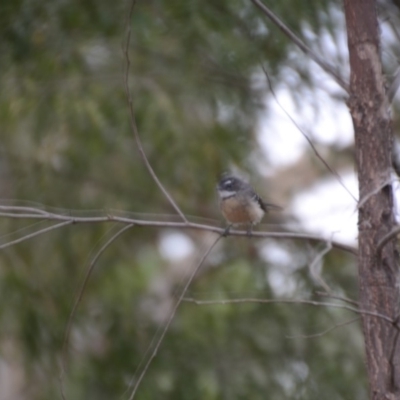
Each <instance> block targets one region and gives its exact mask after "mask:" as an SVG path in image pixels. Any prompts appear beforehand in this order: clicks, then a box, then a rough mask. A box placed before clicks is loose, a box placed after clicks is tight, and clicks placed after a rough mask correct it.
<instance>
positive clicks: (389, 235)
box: [376, 226, 400, 254]
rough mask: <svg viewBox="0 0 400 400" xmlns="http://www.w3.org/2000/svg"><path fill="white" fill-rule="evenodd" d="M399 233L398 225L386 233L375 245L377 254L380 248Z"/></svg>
mask: <svg viewBox="0 0 400 400" xmlns="http://www.w3.org/2000/svg"><path fill="white" fill-rule="evenodd" d="M399 233H400V226H396V227H395V228H394V229H392V230H391V231H390V232H389V233H387V234H386V235H385V236H384V237H383V238H382V239H381V241H380V242H379V243H378V245H377V246H376V254H379V253H380V252H381V251H382V249H383V248H384V247H385V246H386V245H387V244H388V243H389V242H390V241H391V240H392V239H393V238H394V237H396V236H397V235H398V234H399Z"/></svg>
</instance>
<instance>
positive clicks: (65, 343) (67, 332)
mask: <svg viewBox="0 0 400 400" xmlns="http://www.w3.org/2000/svg"><path fill="white" fill-rule="evenodd" d="M132 226H133V225H132V224H131V225H127V226H124V227H123V228H122V229H120V230H119V231H118V232H117V233H116V234H115V235H113V236H112V237H111V238H110V239H109V240H107V242H106V243H104V245H103V246H101V248H100V250H99V251H98V252H97V253H96V255H95V256H94V257H93V259H92V261H91V262H90V264H89V267H88V269H87V271H86V274H85V278H84V279H83V282H82V285H81V287H80V289H79V291H78V295H77V296H76V298H75V302H74V305H73V307H72V310H71V313H70V315H69V318H68V322H67V326H66V328H65V334H64V340H63V346H62V351H61V373H60V377H59V379H60V382H61V395H62V398H63V399H64V400H65V395H64V389H63V387H64V385H63V375H64V372H65V364H66V351H67V348H68V341H69V335H70V332H71V327H72V322H73V320H74V317H75V314H76V310H77V309H78V306H79V304H80V302H81V300H82V296H83V293H84V292H85V289H86V286H87V284H88V282H89V278H90V276H91V275H92V272H93V269H94V267H95V265H96V263H97V261H98V259H99V258H100V256H101V255H102V254H103V253H104V252H105V251H106V249H107V248H108V247H109V246H110V245H111V244H112V243H113V242H114V241H115V240H116V239H117V238H119V237H120V236H121V235H122V234H123V233H124V232H126V231H127V230H128V229H130V228H132Z"/></svg>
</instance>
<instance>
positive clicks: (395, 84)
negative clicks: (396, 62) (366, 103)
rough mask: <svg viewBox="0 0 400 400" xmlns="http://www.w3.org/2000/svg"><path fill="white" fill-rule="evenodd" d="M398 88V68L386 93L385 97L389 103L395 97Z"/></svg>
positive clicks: (399, 82)
mask: <svg viewBox="0 0 400 400" xmlns="http://www.w3.org/2000/svg"><path fill="white" fill-rule="evenodd" d="M399 86H400V67H399V68H397V71H396V74H395V76H394V78H393V81H392V83H391V84H390V86H389V89H388V91H387V97H388V99H389V103H391V102H392V101H393V99H394V96H396V93H397V90H398V88H399Z"/></svg>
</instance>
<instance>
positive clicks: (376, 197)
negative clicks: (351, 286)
mask: <svg viewBox="0 0 400 400" xmlns="http://www.w3.org/2000/svg"><path fill="white" fill-rule="evenodd" d="M344 7H345V14H346V23H347V34H348V46H349V54H350V67H351V76H350V98H349V102H348V105H349V108H350V112H351V116H352V119H353V125H354V131H355V146H356V150H355V152H356V164H357V171H358V182H359V199H360V201H359V219H358V224H359V254H358V273H359V300H360V308H361V309H364V310H369V311H375V312H378V313H380V314H384V315H387V316H388V317H390V318H392V319H393V320H396V319H397V317H398V312H399V304H398V303H399V293H398V267H397V265H398V263H397V252H396V246H395V243H394V241H393V240H392V241H391V242H389V243H388V244H387V245H386V246H385V247H384V248H383V250H382V251H381V252H380V253H379V254H377V251H376V247H377V244H378V243H379V241H380V240H381V239H382V237H383V236H384V235H385V234H386V233H388V232H390V231H391V230H392V229H393V227H394V225H395V221H394V214H393V193H392V186H391V183H390V172H391V169H390V165H391V147H392V126H391V117H390V110H389V102H388V99H387V96H386V93H385V82H384V76H383V73H382V65H381V57H380V48H379V27H378V20H377V14H376V0H344ZM363 330H364V336H365V350H366V359H367V372H368V379H369V383H370V394H371V396H370V397H371V399H373V400H378V399H379V400H383V399H390V400H394V399H400V364H399V362H400V358H399V356H400V343H399V342H400V338H399V330H398V328H397V326H396V323H394V324H391V323H390V322H387V321H384V320H383V319H381V318H377V317H370V316H366V315H364V317H363Z"/></svg>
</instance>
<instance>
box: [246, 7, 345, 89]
mask: <svg viewBox="0 0 400 400" xmlns="http://www.w3.org/2000/svg"><path fill="white" fill-rule="evenodd" d="M251 2H252V3H253V4H254V5H255V6H257V7H258V8H259V9H260V10H261V11H262V12H263V13H264V14H265V15H266V16H267V17H268V18H269V19H270V20H271V21H272V22H273V23H274V24H275V25H276V26H277V27H278V28H279V29H280V30H281V31H282V32H283V33H284V34H285V35H286V36H287V37H288V38H289V39H290V40H291V41H292V42H293V43H294V44H295V45H296V46H297V47H298V48H299V49H300V50H301V51H302V52H303V53H305V54H306V55H308V56H309V57H310V58H311V59H312V60H313V61H314V62H315V63H316V64H318V65H319V66H320V67H321V68H322V69H323V70H324V71H325V72H327V73H328V74H329V75H330V76H332V78H333V79H334V80H335V81H336V83H337V84H338V85H339V86H341V87H342V88H343V89H344V90H345V91H346V92H347V93H348V92H349V85H348V83H346V82H345V81H344V79H343V78H342V77H341V76H340V74H339V73H338V72H337V71H336V70H335V68H334V67H333V66H332V65H330V64H328V63H327V62H325V61H324V60H323V59H322V58H321V57H320V56H318V55H317V54H316V53H315V52H314V51H313V50H312V49H310V48H309V47H308V46H307V45H306V44H305V43H304V42H303V41H302V40H300V39H299V37H298V36H297V35H296V34H295V33H293V32H292V31H291V30H290V29H289V28H288V27H287V26H286V25H285V24H284V23H283V22H282V21H281V20H280V19H279V18H278V17H277V16H276V15H275V14H274V13H273V12H272V11H271V10H270V9H269V8H268V7H267V6H266V5H265V4H264V3H262V2H261V1H260V0H251Z"/></svg>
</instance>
